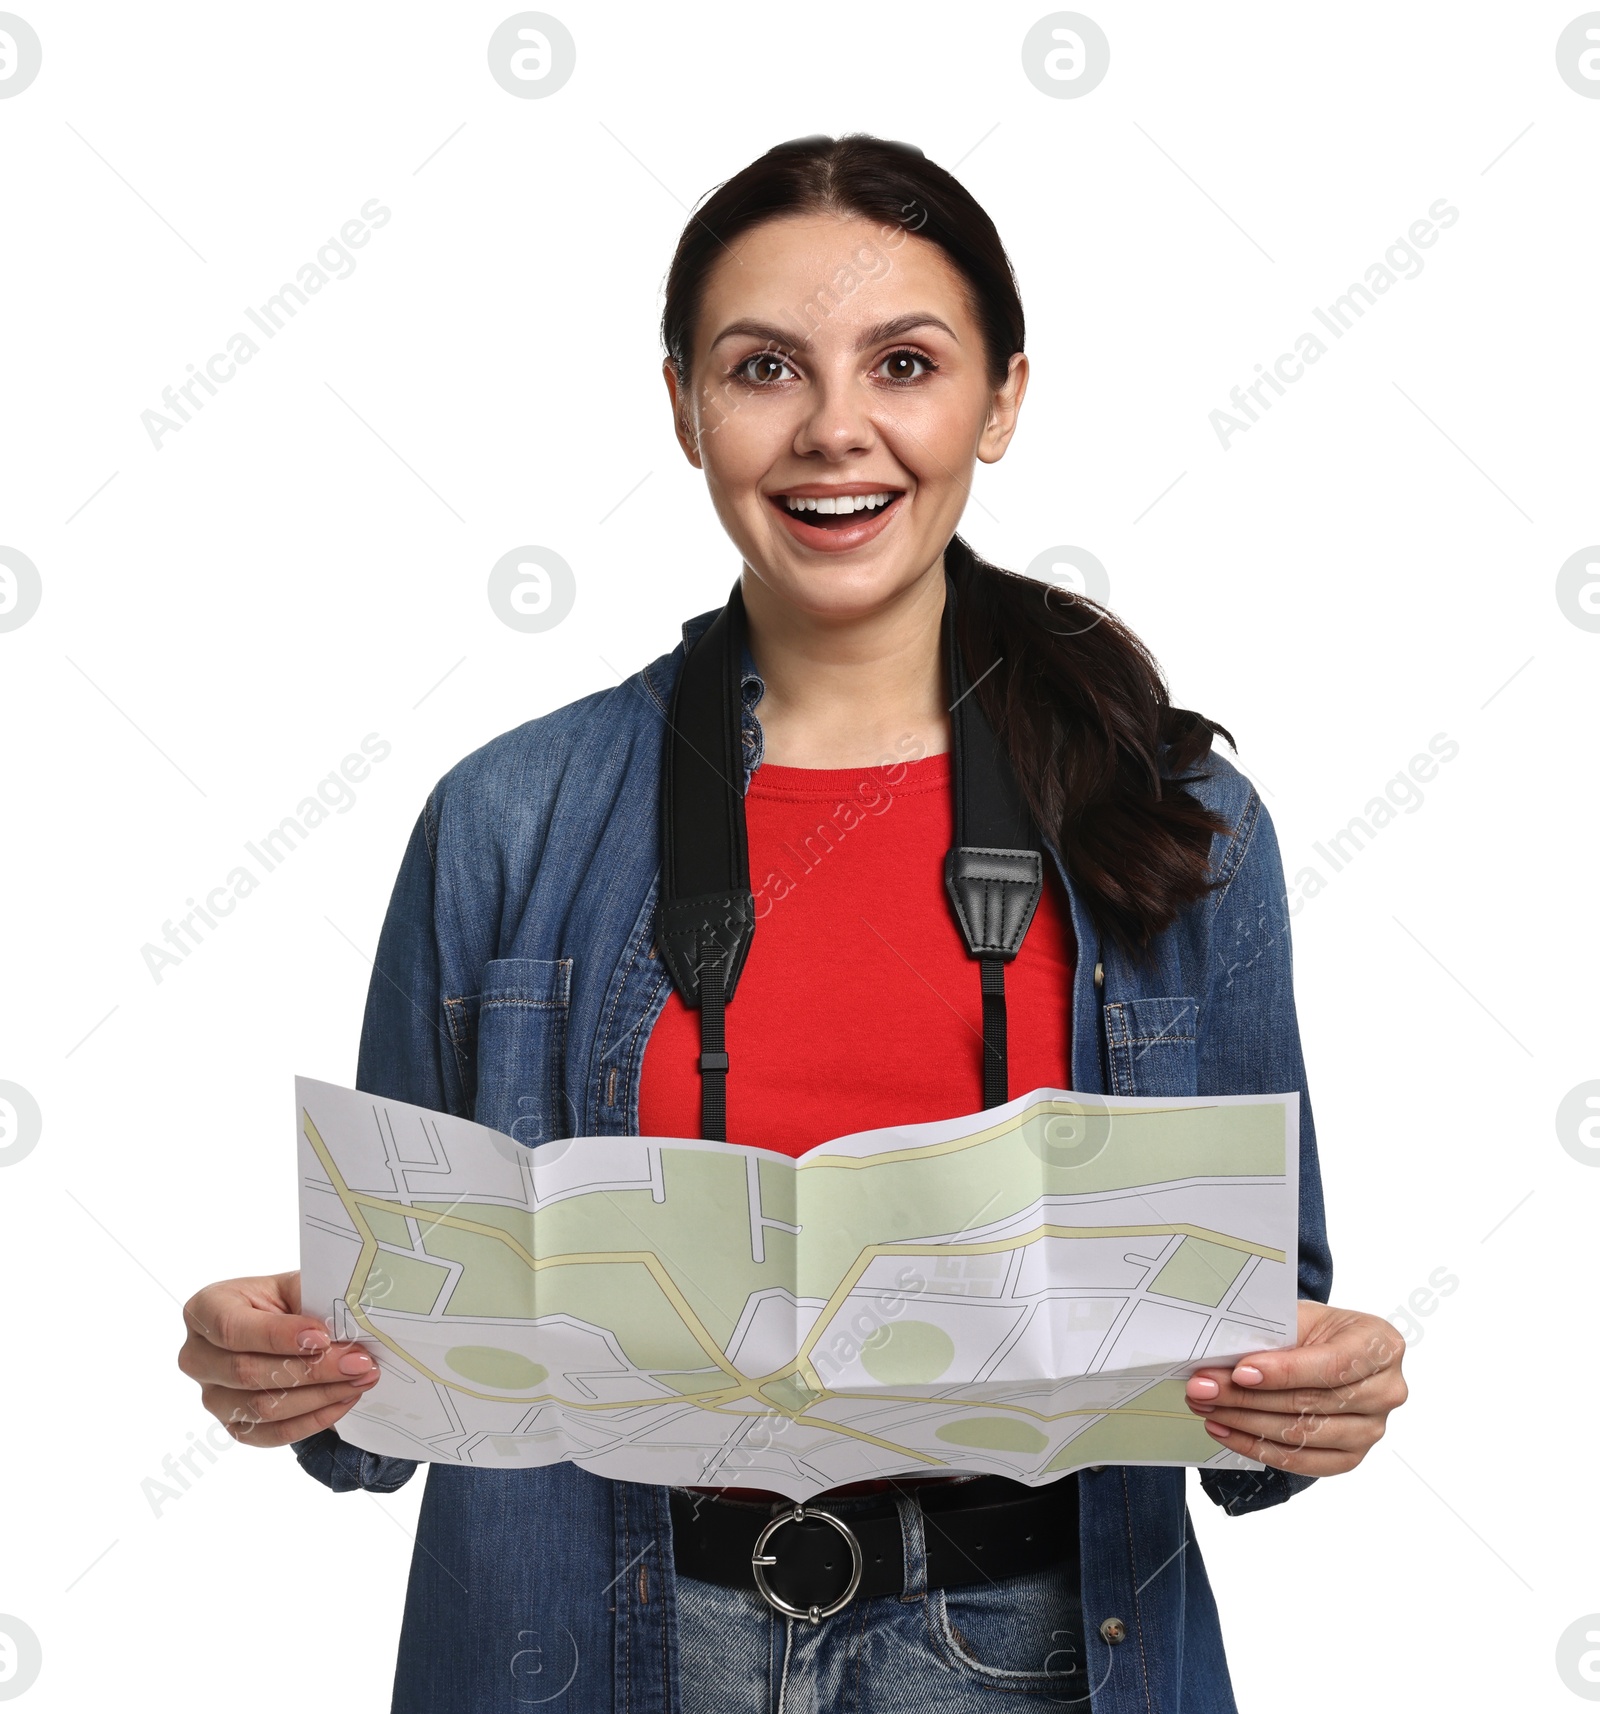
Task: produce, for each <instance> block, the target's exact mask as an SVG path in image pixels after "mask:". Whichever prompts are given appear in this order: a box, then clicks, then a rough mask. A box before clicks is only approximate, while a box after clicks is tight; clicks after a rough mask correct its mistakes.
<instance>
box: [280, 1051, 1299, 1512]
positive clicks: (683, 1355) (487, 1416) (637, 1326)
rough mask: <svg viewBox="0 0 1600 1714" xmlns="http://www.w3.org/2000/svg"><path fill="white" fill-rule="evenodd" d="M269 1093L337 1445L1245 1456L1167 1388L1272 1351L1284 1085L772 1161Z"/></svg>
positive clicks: (775, 1460) (757, 1479) (1011, 1118)
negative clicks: (327, 1353) (288, 1109)
mask: <svg viewBox="0 0 1600 1714" xmlns="http://www.w3.org/2000/svg"><path fill="white" fill-rule="evenodd" d="M295 1095H296V1105H297V1109H298V1121H299V1122H298V1144H299V1166H300V1210H301V1269H302V1285H301V1289H302V1298H303V1304H304V1308H305V1310H306V1312H307V1313H308V1314H312V1315H320V1316H324V1317H326V1318H327V1322H328V1325H329V1327H330V1329H331V1330H332V1331H333V1333H334V1335H335V1336H336V1337H337V1338H340V1339H358V1340H361V1341H363V1342H364V1343H365V1345H366V1346H367V1348H368V1349H369V1350H370V1351H371V1352H372V1353H373V1355H374V1356H376V1357H377V1359H378V1362H379V1365H380V1367H381V1370H382V1379H381V1380H380V1381H379V1382H378V1384H377V1386H376V1387H374V1388H373V1389H372V1391H371V1392H370V1393H368V1394H367V1395H366V1396H365V1397H364V1398H363V1399H362V1400H361V1402H360V1403H359V1404H358V1405H357V1407H356V1408H355V1409H354V1410H352V1411H351V1412H350V1413H349V1414H347V1415H346V1416H345V1417H344V1418H343V1419H342V1420H341V1421H340V1423H339V1425H338V1432H339V1434H340V1436H341V1437H342V1438H343V1439H344V1440H345V1441H347V1442H349V1443H350V1444H352V1445H355V1446H358V1447H364V1448H365V1449H367V1450H368V1451H371V1452H380V1453H387V1454H390V1455H391V1456H395V1457H401V1458H414V1459H419V1460H432V1461H435V1462H441V1463H450V1464H467V1465H477V1466H482V1467H486V1468H496V1469H506V1468H512V1467H517V1466H524V1465H538V1464H551V1463H555V1462H557V1461H558V1460H562V1459H568V1460H571V1461H573V1462H575V1463H577V1464H580V1465H582V1466H583V1468H584V1469H586V1470H591V1471H594V1472H596V1473H597V1474H599V1475H602V1476H607V1477H613V1478H617V1479H620V1480H625V1481H638V1482H652V1483H666V1484H671V1485H675V1486H683V1485H698V1484H704V1485H708V1486H718V1487H751V1488H768V1489H775V1490H777V1491H778V1492H780V1493H783V1494H786V1495H788V1496H789V1497H791V1498H792V1499H796V1500H805V1499H809V1498H811V1497H812V1496H813V1495H815V1494H817V1493H820V1492H821V1491H822V1490H824V1489H827V1488H831V1487H834V1486H836V1485H838V1484H841V1483H845V1482H853V1481H859V1480H862V1479H864V1478H868V1477H883V1476H894V1477H899V1476H906V1475H911V1474H924V1475H927V1474H934V1475H938V1474H955V1473H958V1472H961V1473H965V1472H975V1471H987V1472H995V1473H998V1474H1001V1475H1005V1476H1010V1477H1013V1478H1015V1479H1017V1480H1019V1481H1022V1482H1027V1483H1032V1484H1039V1483H1044V1482H1049V1481H1053V1480H1055V1479H1056V1478H1058V1477H1060V1476H1062V1475H1064V1474H1065V1473H1067V1472H1069V1471H1073V1470H1078V1469H1081V1468H1083V1467H1085V1466H1089V1465H1101V1464H1177V1465H1182V1464H1194V1465H1207V1466H1210V1467H1213V1468H1217V1467H1222V1468H1230V1467H1231V1468H1242V1469H1258V1468H1260V1466H1258V1465H1255V1464H1253V1463H1251V1462H1250V1461H1249V1460H1247V1459H1244V1458H1242V1457H1240V1456H1238V1455H1237V1454H1234V1453H1229V1452H1226V1451H1223V1450H1222V1449H1221V1448H1219V1446H1218V1444H1217V1442H1216V1441H1215V1440H1213V1439H1212V1438H1211V1437H1210V1436H1209V1435H1208V1434H1207V1433H1206V1432H1205V1428H1204V1425H1203V1424H1202V1422H1201V1421H1200V1419H1199V1418H1198V1417H1196V1416H1195V1415H1194V1414H1193V1413H1192V1412H1191V1411H1190V1410H1189V1409H1188V1408H1187V1407H1186V1405H1185V1404H1184V1398H1183V1390H1184V1382H1185V1380H1186V1379H1187V1378H1188V1376H1189V1375H1191V1374H1192V1373H1193V1372H1194V1371H1195V1370H1196V1369H1198V1368H1201V1367H1205V1366H1207V1365H1218V1366H1227V1365H1228V1364H1230V1363H1231V1362H1233V1361H1234V1360H1235V1359H1236V1358H1239V1357H1242V1356H1245V1355H1248V1354H1249V1353H1250V1352H1253V1351H1262V1350H1267V1349H1271V1348H1273V1347H1276V1346H1282V1345H1289V1344H1292V1343H1293V1342H1294V1337H1295V1297H1296V1286H1295V1280H1296V1268H1295V1263H1296V1240H1297V1230H1298V1182H1297V1177H1298V1175H1297V1167H1298V1162H1299V1105H1298V1097H1297V1096H1296V1095H1295V1094H1293V1093H1290V1094H1286V1095H1241V1096H1203V1097H1190V1098H1187V1099H1181V1100H1144V1099H1139V1098H1135V1097H1115V1096H1094V1095H1074V1094H1071V1093H1069V1092H1067V1091H1064V1090H1059V1089H1036V1090H1034V1091H1033V1092H1032V1093H1031V1094H1028V1095H1024V1096H1021V1097H1020V1098H1019V1099H1017V1100H1015V1101H1012V1102H1009V1103H1008V1104H1007V1105H1005V1106H1003V1107H995V1108H991V1109H989V1110H988V1111H986V1112H983V1113H976V1114H972V1115H971V1116H969V1117H966V1118H961V1119H950V1120H943V1121H940V1122H938V1123H934V1124H921V1125H907V1126H904V1127H901V1128H898V1129H891V1130H880V1131H868V1132H862V1133H860V1134H858V1135H855V1136H848V1137H839V1138H836V1139H835V1140H833V1141H832V1142H827V1143H823V1144H822V1145H821V1146H820V1147H818V1148H815V1149H812V1150H811V1151H810V1152H809V1153H807V1154H804V1155H801V1156H800V1157H799V1158H798V1159H794V1158H791V1157H790V1156H788V1155H785V1154H779V1153H776V1152H774V1151H772V1150H768V1149H761V1148H747V1147H738V1146H735V1145H732V1144H727V1143H714V1142H704V1141H698V1140H682V1139H675V1138H663V1137H617V1136H612V1137H573V1138H566V1139H561V1140H558V1141H553V1142H547V1143H543V1144H540V1145H538V1146H535V1147H530V1146H528V1145H526V1144H524V1143H522V1142H519V1141H516V1140H514V1139H513V1138H511V1137H509V1136H506V1135H504V1134H502V1133H501V1132H498V1131H494V1130H490V1129H488V1128H487V1127H486V1126H483V1125H477V1124H474V1123H472V1122H471V1121H469V1120H465V1119H458V1118H453V1117H451V1116H450V1115H449V1114H445V1113H435V1112H431V1111H429V1110H427V1109H426V1108H422V1107H413V1106H408V1105H407V1104H406V1103H405V1102H403V1101H387V1100H382V1099H379V1098H377V1097H375V1096H371V1095H363V1094H361V1093H359V1092H357V1091H356V1090H353V1089H345V1088H341V1087H339V1086H338V1085H336V1084H330V1083H319V1082H316V1081H314V1080H312V1079H310V1078H298V1079H297V1080H296V1088H295Z"/></svg>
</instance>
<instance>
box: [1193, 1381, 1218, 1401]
mask: <svg viewBox="0 0 1600 1714" xmlns="http://www.w3.org/2000/svg"><path fill="white" fill-rule="evenodd" d="M1220 1391H1221V1388H1220V1387H1218V1385H1217V1383H1216V1382H1215V1381H1213V1380H1212V1379H1211V1377H1210V1376H1209V1375H1196V1376H1195V1377H1194V1378H1193V1379H1192V1380H1191V1381H1190V1382H1189V1397H1190V1398H1192V1399H1214V1398H1215V1397H1216V1396H1217V1394H1218V1393H1219V1392H1220Z"/></svg>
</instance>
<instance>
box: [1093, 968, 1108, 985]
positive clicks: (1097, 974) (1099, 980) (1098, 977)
mask: <svg viewBox="0 0 1600 1714" xmlns="http://www.w3.org/2000/svg"><path fill="white" fill-rule="evenodd" d="M1094 985H1095V987H1097V988H1103V987H1105V985H1106V967H1105V965H1103V964H1097V965H1095V967H1094Z"/></svg>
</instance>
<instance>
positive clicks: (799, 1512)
mask: <svg viewBox="0 0 1600 1714" xmlns="http://www.w3.org/2000/svg"><path fill="white" fill-rule="evenodd" d="M807 1518H821V1519H823V1521H824V1522H826V1523H829V1524H831V1525H832V1526H833V1527H834V1529H836V1530H837V1531H838V1532H839V1534H840V1535H842V1536H843V1537H844V1539H845V1541H846V1542H848V1543H849V1546H850V1582H849V1585H848V1586H847V1587H846V1589H845V1592H844V1593H843V1594H842V1595H841V1596H840V1597H839V1599H838V1600H837V1601H834V1602H831V1603H830V1604H829V1605H828V1606H826V1607H819V1606H815V1605H813V1606H810V1607H793V1606H791V1605H790V1604H789V1603H788V1602H787V1601H785V1600H784V1599H783V1597H782V1596H781V1595H777V1594H775V1593H774V1592H773V1590H772V1588H771V1586H770V1585H769V1584H768V1582H767V1574H766V1568H767V1567H768V1566H769V1565H776V1564H777V1563H778V1556H777V1555H776V1554H774V1553H768V1552H767V1543H768V1542H770V1541H771V1540H772V1538H773V1536H774V1535H776V1534H777V1532H778V1531H779V1530H781V1529H782V1528H783V1526H784V1525H785V1524H798V1523H803V1522H804V1521H805V1520H806V1519H807ZM750 1569H751V1570H752V1571H753V1572H754V1573H755V1578H756V1588H757V1589H759V1590H760V1591H761V1594H762V1597H763V1599H764V1600H765V1601H766V1603H767V1605H768V1606H769V1607H775V1608H776V1609H777V1610H778V1611H779V1612H780V1613H784V1614H786V1615H787V1616H788V1617H789V1618H791V1619H809V1620H810V1621H811V1623H812V1624H816V1623H818V1621H819V1620H822V1619H826V1618H830V1617H831V1616H832V1615H833V1614H835V1613H837V1612H840V1611H841V1610H842V1609H843V1608H845V1607H848V1606H849V1605H850V1603H851V1601H853V1600H854V1599H855V1593H856V1590H858V1589H859V1588H860V1587H861V1543H860V1542H859V1541H857V1540H856V1532H855V1531H854V1530H853V1529H851V1527H850V1526H849V1524H847V1523H846V1522H845V1521H844V1519H843V1518H837V1517H835V1516H834V1515H833V1513H832V1512H825V1511H823V1510H822V1509H821V1508H820V1507H817V1506H801V1505H796V1506H795V1508H794V1510H793V1511H788V1512H779V1514H778V1515H777V1517H775V1518H774V1519H773V1520H772V1522H771V1523H769V1524H768V1525H767V1527H766V1528H765V1529H764V1530H762V1532H761V1534H760V1535H758V1536H757V1537H756V1545H755V1547H754V1548H753V1549H752V1550H751V1553H750Z"/></svg>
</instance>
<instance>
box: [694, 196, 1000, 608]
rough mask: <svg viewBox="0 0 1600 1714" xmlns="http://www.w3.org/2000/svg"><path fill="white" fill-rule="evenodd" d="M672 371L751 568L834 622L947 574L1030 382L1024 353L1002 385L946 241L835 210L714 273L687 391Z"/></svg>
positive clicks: (730, 258)
mask: <svg viewBox="0 0 1600 1714" xmlns="http://www.w3.org/2000/svg"><path fill="white" fill-rule="evenodd" d="M665 368H666V377H667V388H668V391H669V392H670V393H671V395H672V401H673V409H674V415H675V419H676V426H677V432H678V439H679V441H680V443H681V444H682V446H683V449H684V452H685V453H686V454H687V455H688V458H689V461H690V463H692V464H694V465H695V466H696V467H697V468H698V469H701V470H703V471H704V472H705V476H706V483H707V486H708V487H709V488H710V490H711V499H712V503H713V504H714V505H715V506H716V509H717V515H718V517H719V518H720V519H721V520H722V525H723V528H724V529H726V530H727V532H728V534H729V536H731V537H732V538H733V541H734V543H735V544H736V545H737V547H738V548H739V551H740V552H741V553H742V554H743V556H744V560H745V564H746V565H747V566H748V567H749V569H750V572H751V573H753V575H754V576H755V577H756V578H757V579H759V581H760V582H761V583H762V584H763V585H764V586H765V587H766V589H767V590H768V591H770V593H771V594H772V595H773V596H775V597H777V598H778V599H779V600H781V601H783V602H785V603H788V604H791V605H792V606H794V607H796V608H798V609H800V610H801V611H803V612H805V613H807V614H809V615H811V616H812V617H813V618H816V619H821V620H824V621H826V620H829V619H833V620H846V621H848V620H849V619H852V618H857V617H861V616H864V615H866V614H868V613H870V612H872V611H873V610H875V609H880V608H882V607H884V606H885V605H887V604H888V603H890V602H892V601H893V600H894V599H895V598H896V597H897V596H899V595H901V594H903V593H905V592H906V591H907V590H909V589H911V588H912V587H913V586H914V585H916V584H917V583H918V581H919V580H920V579H922V578H923V577H925V576H930V575H934V574H935V573H936V572H937V569H938V568H939V566H940V564H941V556H942V554H943V550H944V545H945V543H946V542H947V541H949V539H950V537H951V535H952V534H953V533H954V531H955V529H956V526H957V524H958V523H959V522H960V518H961V513H962V509H963V508H964V507H965V505H966V501H967V493H968V489H969V487H970V484H971V481H972V473H973V466H974V462H975V460H977V459H980V458H981V459H983V460H984V462H985V463H992V462H993V461H994V460H995V459H997V458H999V457H1000V455H1001V454H1002V453H1003V452H1004V451H1005V448H1006V445H1007V443H1008V442H1009V441H1010V439H1011V434H1012V430H1013V428H1014V427H1015V424H1016V415H1017V409H1018V407H1019V406H1020V404H1021V402H1022V395H1023V391H1024V389H1025V387H1026V385H1027V359H1026V358H1025V357H1023V356H1022V355H1021V353H1017V354H1016V355H1014V356H1013V357H1012V358H1011V362H1010V371H1009V373H1008V375H1007V378H1006V380H1005V382H1004V383H1003V384H1002V385H1001V386H1000V387H999V388H998V389H996V388H995V387H994V386H993V385H992V384H991V382H990V379H989V374H988V365H987V357H986V354H985V352H984V348H983V339H982V335H981V333H980V331H979V328H978V324H977V322H976V320H975V319H974V317H973V314H972V310H971V307H970V305H969V303H968V290H967V286H966V283H965V281H964V280H963V279H962V277H961V275H960V274H959V273H958V272H957V271H956V269H955V268H954V267H953V266H952V265H951V263H950V262H949V261H948V260H946V258H945V255H944V252H943V251H942V250H940V249H939V248H938V246H937V245H935V244H932V243H930V242H929V241H928V240H926V239H924V238H918V237H916V236H915V235H913V234H909V233H907V232H906V231H904V229H902V228H898V227H894V228H889V229H885V228H883V227H880V226H878V225H877V224H875V223H874V222H872V221H869V220H862V219H858V218H855V217H844V218H841V217H839V216H836V215H831V214H823V215H806V216H788V217H785V218H782V219H776V220H769V221H767V222H765V223H764V224H763V225H760V226H757V227H754V228H753V229H752V230H751V231H749V232H747V233H745V234H744V236H743V237H742V238H741V239H739V240H738V241H737V242H736V244H735V245H734V246H733V248H732V250H731V251H730V252H729V253H727V254H725V255H723V256H722V257H721V258H720V260H719V261H718V262H717V263H716V265H715V266H714V267H713V269H712V270H711V273H710V275H709V277H708V279H707V281H706V287H705V292H704V297H703V301H702V303H701V307H700V318H699V323H698V325H697V327H696V329H695V339H694V355H693V367H692V371H691V374H690V377H689V385H688V386H687V387H683V388H680V387H679V385H678V380H677V376H676V373H675V372H674V370H673V367H672V364H671V363H670V362H668V363H667V364H666V366H665Z"/></svg>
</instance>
